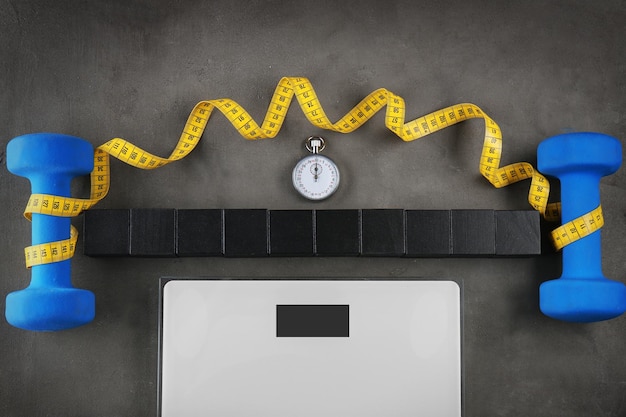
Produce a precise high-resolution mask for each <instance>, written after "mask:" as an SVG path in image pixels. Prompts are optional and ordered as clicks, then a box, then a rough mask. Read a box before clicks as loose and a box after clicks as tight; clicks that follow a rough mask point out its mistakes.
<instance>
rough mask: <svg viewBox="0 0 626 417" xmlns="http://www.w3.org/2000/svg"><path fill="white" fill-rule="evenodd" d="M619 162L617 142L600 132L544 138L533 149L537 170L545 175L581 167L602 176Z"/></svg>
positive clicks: (617, 167)
mask: <svg viewBox="0 0 626 417" xmlns="http://www.w3.org/2000/svg"><path fill="white" fill-rule="evenodd" d="M621 164H622V144H621V142H620V141H619V139H616V138H614V137H613V136H609V135H605V134H603V133H594V132H580V133H565V134H562V135H557V136H552V137H550V138H548V139H546V140H544V141H543V142H541V143H540V144H539V147H538V148H537V169H538V170H539V171H540V172H542V173H544V174H548V175H555V176H559V175H560V174H564V173H565V174H566V173H571V172H572V171H578V170H584V171H595V172H597V174H598V175H601V176H605V175H609V174H613V173H614V172H616V171H617V170H618V169H619V167H620V165H621Z"/></svg>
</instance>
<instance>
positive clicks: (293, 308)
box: [276, 304, 350, 337]
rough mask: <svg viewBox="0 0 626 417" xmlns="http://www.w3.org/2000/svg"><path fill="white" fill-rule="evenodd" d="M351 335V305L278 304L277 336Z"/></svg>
mask: <svg viewBox="0 0 626 417" xmlns="http://www.w3.org/2000/svg"><path fill="white" fill-rule="evenodd" d="M349 336H350V306H349V305H343V304H341V305H336V304H333V305H308V304H305V305H302V304H300V305H277V306H276V337H349Z"/></svg>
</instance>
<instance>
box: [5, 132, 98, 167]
mask: <svg viewBox="0 0 626 417" xmlns="http://www.w3.org/2000/svg"><path fill="white" fill-rule="evenodd" d="M6 155H7V168H8V170H9V171H10V172H12V173H13V174H15V175H20V176H22V177H29V176H30V175H32V174H34V173H43V174H46V175H48V176H50V175H55V174H61V175H64V174H65V175H70V176H78V175H84V174H89V173H90V172H91V171H92V170H93V155H94V150H93V146H92V145H91V143H89V142H87V141H86V140H85V139H81V138H78V137H75V136H70V135H63V134H60V133H29V134H26V135H22V136H17V137H16V138H13V139H12V140H11V141H10V142H9V143H8V145H7V154H6Z"/></svg>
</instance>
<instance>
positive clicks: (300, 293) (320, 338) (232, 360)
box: [159, 279, 462, 417]
mask: <svg viewBox="0 0 626 417" xmlns="http://www.w3.org/2000/svg"><path fill="white" fill-rule="evenodd" d="M161 313H162V317H161V324H160V325H161V344H160V349H159V350H160V352H159V356H160V390H159V394H160V395H159V396H160V400H159V406H160V408H159V415H160V416H162V417H192V416H193V417H195V416H198V417H199V416H202V417H207V416H216V417H217V416H219V417H229V416H233V417H247V416H250V417H252V416H255V417H257V416H261V417H262V416H268V417H269V416H272V417H283V416H284V417H287V416H289V417H293V416H298V417H313V416H315V417H320V416H336V417H352V416H353V417H368V416H372V417H374V416H376V417H379V416H384V415H388V416H394V417H402V416H407V417H408V416H411V417H417V416H429V417H437V416H441V417H460V416H461V415H462V395H461V393H462V384H461V295H460V288H459V286H458V284H457V283H456V282H453V281H425V280H382V279H381V280H372V279H368V280H309V279H307V280H296V279H293V280H289V279H286V280H285V279H280V280H261V279H235V280H227V279H164V280H163V287H162V291H161Z"/></svg>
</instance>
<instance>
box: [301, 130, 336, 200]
mask: <svg viewBox="0 0 626 417" xmlns="http://www.w3.org/2000/svg"><path fill="white" fill-rule="evenodd" d="M305 146H306V149H307V150H308V151H309V152H311V155H308V156H305V157H304V158H302V159H301V160H300V161H298V163H297V164H296V166H295V167H294V168H293V173H292V181H293V186H294V188H295V189H296V190H297V191H298V192H299V193H300V194H302V196H304V197H306V198H308V199H309V200H323V199H325V198H328V197H330V196H331V195H332V194H333V193H334V192H335V191H336V190H337V187H338V186H339V168H337V165H336V164H335V163H334V162H333V161H332V160H331V159H330V158H327V157H325V156H323V155H320V154H319V152H321V151H322V150H324V148H325V147H326V142H325V141H324V139H323V138H321V137H319V136H311V137H309V138H308V139H307V140H306V144H305Z"/></svg>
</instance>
